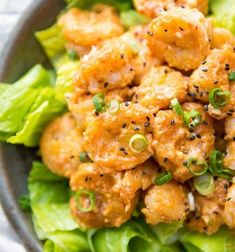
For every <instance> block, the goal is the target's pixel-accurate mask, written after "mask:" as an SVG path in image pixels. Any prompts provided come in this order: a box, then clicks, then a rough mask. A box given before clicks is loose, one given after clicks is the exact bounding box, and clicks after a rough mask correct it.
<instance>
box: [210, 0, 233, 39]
mask: <svg viewBox="0 0 235 252" xmlns="http://www.w3.org/2000/svg"><path fill="white" fill-rule="evenodd" d="M210 9H211V12H212V17H213V19H214V21H215V25H217V26H219V27H223V28H226V29H229V30H230V31H231V32H232V33H233V34H235V4H234V0H212V1H210Z"/></svg>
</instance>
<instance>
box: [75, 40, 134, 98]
mask: <svg viewBox="0 0 235 252" xmlns="http://www.w3.org/2000/svg"><path fill="white" fill-rule="evenodd" d="M133 54H134V52H133V50H132V47H131V46H130V45H129V44H128V43H127V42H125V41H124V40H122V39H113V40H109V41H106V42H105V43H104V44H103V45H102V46H101V47H98V48H97V47H93V49H92V50H91V52H90V53H89V54H88V55H85V56H84V57H83V58H82V60H81V66H80V68H79V70H78V74H77V76H76V79H75V92H77V93H83V94H84V93H87V92H90V93H91V94H95V93H98V92H106V91H107V90H111V89H115V88H124V87H126V86H127V85H128V84H131V82H132V80H133V78H134V71H133V66H132V63H133Z"/></svg>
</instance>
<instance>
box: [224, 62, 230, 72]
mask: <svg viewBox="0 0 235 252" xmlns="http://www.w3.org/2000/svg"><path fill="white" fill-rule="evenodd" d="M225 70H226V71H229V70H230V65H229V64H228V63H226V64H225Z"/></svg>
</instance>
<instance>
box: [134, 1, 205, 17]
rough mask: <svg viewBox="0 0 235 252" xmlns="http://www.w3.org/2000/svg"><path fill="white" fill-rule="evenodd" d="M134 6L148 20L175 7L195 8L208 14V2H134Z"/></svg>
mask: <svg viewBox="0 0 235 252" xmlns="http://www.w3.org/2000/svg"><path fill="white" fill-rule="evenodd" d="M134 5H135V8H136V9H137V10H138V11H139V12H140V13H142V14H144V15H146V16H148V17H150V18H155V17H158V16H159V15H161V13H162V12H164V11H167V10H170V9H174V8H176V7H182V8H183V7H188V8H197V9H198V10H200V11H201V12H203V13H204V14H207V12H208V0H176V1H175V0H157V1H156V0H134Z"/></svg>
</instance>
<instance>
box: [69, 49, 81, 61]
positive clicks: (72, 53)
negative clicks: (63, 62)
mask: <svg viewBox="0 0 235 252" xmlns="http://www.w3.org/2000/svg"><path fill="white" fill-rule="evenodd" d="M67 54H68V57H69V58H70V59H71V60H73V61H75V60H77V59H78V54H77V52H76V50H74V49H69V50H68V52H67Z"/></svg>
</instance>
